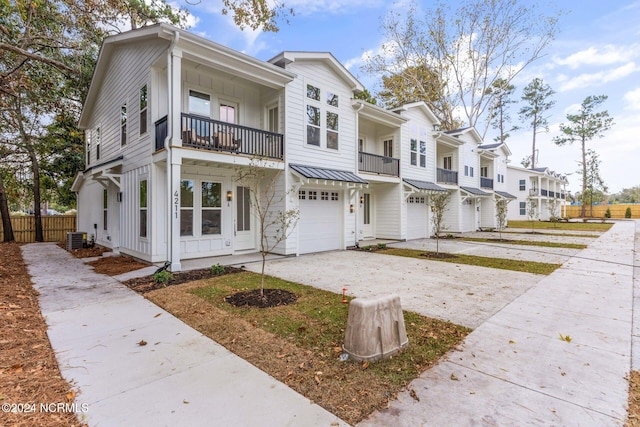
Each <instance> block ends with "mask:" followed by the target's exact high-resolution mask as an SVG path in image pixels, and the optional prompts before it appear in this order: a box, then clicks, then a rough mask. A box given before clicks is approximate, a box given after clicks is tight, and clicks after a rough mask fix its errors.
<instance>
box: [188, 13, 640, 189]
mask: <svg viewBox="0 0 640 427" xmlns="http://www.w3.org/2000/svg"><path fill="white" fill-rule="evenodd" d="M405 3H406V2H388V1H377V0H315V1H311V2H310V1H308V0H289V1H285V4H286V5H287V6H289V7H292V8H293V9H294V10H295V12H296V15H295V16H292V17H290V18H289V24H286V23H282V24H281V29H280V31H279V32H278V33H262V32H259V31H258V32H254V31H251V30H245V31H240V30H239V29H237V28H236V27H235V26H234V25H233V22H232V21H231V18H230V17H228V16H222V15H221V14H220V7H221V6H220V2H218V1H215V0H202V1H201V3H199V4H197V5H193V6H192V5H187V6H188V8H189V10H190V12H191V13H192V14H193V17H192V18H191V22H192V27H191V29H190V31H192V32H194V33H197V34H200V35H202V36H204V37H206V38H208V39H211V40H213V41H216V42H218V43H221V44H224V45H226V46H229V47H231V48H233V49H236V50H239V51H242V52H245V53H247V54H249V55H252V56H254V57H256V58H259V59H263V60H267V59H269V58H271V57H273V56H275V55H276V54H278V53H280V52H281V51H283V50H301V51H328V52H331V53H333V55H334V56H335V57H336V58H337V59H338V60H339V61H340V62H342V63H343V64H344V65H345V66H347V68H348V69H349V71H351V73H353V74H354V75H355V76H356V77H357V78H358V79H359V80H360V81H361V82H362V83H363V84H364V85H365V87H367V88H369V89H370V90H375V83H376V81H375V80H374V79H372V78H371V77H370V76H368V75H366V74H364V73H363V72H362V71H361V70H360V65H361V63H362V60H361V58H362V56H363V54H365V53H366V52H368V51H373V52H375V51H377V49H379V47H380V45H381V43H382V42H383V36H382V34H381V31H380V20H381V18H382V17H384V16H386V15H387V13H388V12H389V11H390V10H392V9H393V10H395V11H398V10H402V8H403V7H406V6H405ZM417 3H418V4H419V5H420V6H421V7H424V8H425V9H426V8H429V7H431V6H432V3H433V2H430V1H424V0H421V1H418V2H417ZM182 4H183V5H184V3H182ZM549 4H550V5H551V7H552V8H553V9H554V10H557V9H561V10H563V11H564V12H565V14H564V15H563V16H562V17H561V18H560V33H559V34H558V36H557V37H556V39H555V40H554V41H553V42H552V44H551V45H550V46H548V47H547V49H546V51H545V52H546V55H545V56H544V57H543V58H541V59H539V60H538V61H537V62H534V63H533V64H531V65H530V66H529V67H527V68H526V69H525V71H524V72H523V73H521V74H520V76H518V78H517V79H516V80H515V81H514V84H515V86H516V93H515V95H516V97H517V98H518V99H519V97H520V96H521V90H522V88H523V87H524V86H525V85H526V84H527V83H529V82H530V81H531V79H532V78H534V77H540V78H542V79H543V80H544V81H545V83H547V84H549V85H550V86H551V87H552V89H553V90H555V91H556V94H555V96H554V99H555V100H556V105H555V107H554V108H553V110H551V111H550V114H551V117H550V119H549V123H550V129H549V133H546V134H540V135H538V143H537V145H538V148H539V162H538V165H539V166H548V167H550V168H551V169H553V170H556V171H559V172H562V173H565V174H571V173H573V175H569V181H570V185H569V189H570V190H571V191H572V192H575V191H576V190H578V191H579V190H580V188H581V183H580V178H579V175H578V174H575V173H574V172H575V171H576V170H577V169H578V164H577V162H576V161H577V160H578V159H579V158H580V147H579V145H577V144H574V145H573V146H565V147H557V146H556V145H554V144H553V143H552V142H551V139H552V138H553V137H554V136H557V135H559V131H558V125H559V123H561V122H566V114H567V113H572V112H576V111H577V108H578V107H579V105H580V103H581V102H582V101H583V100H584V99H585V97H587V96H588V95H601V94H605V95H608V97H609V99H608V100H607V102H606V103H605V104H604V106H603V108H604V109H607V110H608V111H609V113H610V115H611V116H612V117H614V122H615V125H614V127H613V128H612V129H611V130H610V131H608V132H607V133H606V134H605V136H604V138H602V139H598V140H593V141H591V142H590V143H589V144H588V147H590V148H592V149H594V150H595V151H596V152H598V154H599V155H600V160H601V161H602V164H601V175H602V177H603V179H604V180H605V183H606V184H607V185H608V186H609V190H610V192H617V191H619V190H621V189H622V188H628V187H632V186H636V185H640V0H609V1H601V0H562V1H560V0H557V1H556V2H550V3H549ZM516 105H517V104H516ZM517 109H519V106H516V107H515V108H514V109H513V110H512V113H511V116H512V118H513V122H514V124H518V125H521V123H519V122H518V118H517ZM516 122H517V123H516ZM492 136H493V135H490V134H489V135H488V136H487V140H488V141H490V140H491V138H492ZM507 144H508V145H509V148H510V149H511V151H512V152H513V156H512V158H511V164H514V165H520V161H521V160H522V158H524V157H525V156H527V155H528V154H529V152H530V151H531V132H530V131H526V130H523V131H520V132H517V133H514V134H513V135H512V137H511V138H510V139H509V140H508V141H507Z"/></svg>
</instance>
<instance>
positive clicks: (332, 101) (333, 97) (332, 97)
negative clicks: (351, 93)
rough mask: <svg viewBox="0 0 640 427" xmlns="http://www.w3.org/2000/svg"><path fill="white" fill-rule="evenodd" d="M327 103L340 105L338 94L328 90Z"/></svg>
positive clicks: (333, 105)
mask: <svg viewBox="0 0 640 427" xmlns="http://www.w3.org/2000/svg"><path fill="white" fill-rule="evenodd" d="M327 105H330V106H332V107H338V95H336V94H334V93H331V92H327Z"/></svg>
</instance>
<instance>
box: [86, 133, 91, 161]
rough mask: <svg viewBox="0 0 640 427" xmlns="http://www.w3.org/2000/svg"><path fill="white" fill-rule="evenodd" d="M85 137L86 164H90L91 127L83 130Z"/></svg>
mask: <svg viewBox="0 0 640 427" xmlns="http://www.w3.org/2000/svg"><path fill="white" fill-rule="evenodd" d="M85 138H86V139H87V166H89V165H90V164H91V129H89V130H87V131H86V132H85Z"/></svg>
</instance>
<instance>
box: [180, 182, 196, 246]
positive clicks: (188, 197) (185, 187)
mask: <svg viewBox="0 0 640 427" xmlns="http://www.w3.org/2000/svg"><path fill="white" fill-rule="evenodd" d="M180 235H181V236H193V181H191V180H187V179H183V180H181V181H180Z"/></svg>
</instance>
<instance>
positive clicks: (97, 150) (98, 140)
mask: <svg viewBox="0 0 640 427" xmlns="http://www.w3.org/2000/svg"><path fill="white" fill-rule="evenodd" d="M96 160H100V128H99V127H98V128H96Z"/></svg>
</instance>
